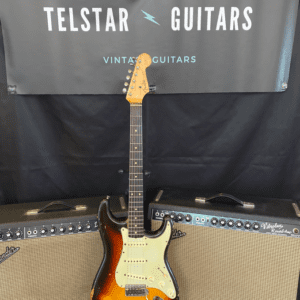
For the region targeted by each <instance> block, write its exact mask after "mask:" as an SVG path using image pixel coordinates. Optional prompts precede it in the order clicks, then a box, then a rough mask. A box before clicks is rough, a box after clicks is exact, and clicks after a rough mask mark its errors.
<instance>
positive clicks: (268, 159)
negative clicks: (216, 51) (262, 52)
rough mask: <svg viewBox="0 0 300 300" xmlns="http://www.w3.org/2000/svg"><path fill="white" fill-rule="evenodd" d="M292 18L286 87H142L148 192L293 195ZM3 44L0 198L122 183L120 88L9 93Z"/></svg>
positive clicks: (295, 90) (89, 190) (295, 100)
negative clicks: (221, 90) (159, 91)
mask: <svg viewBox="0 0 300 300" xmlns="http://www.w3.org/2000/svg"><path fill="white" fill-rule="evenodd" d="M299 26H300V24H299V17H298V23H297V28H296V34H295V41H294V48H293V56H292V64H291V72H290V79H289V85H288V89H287V91H286V92H284V93H251V94H246V93H245V94H240V93H239V94H238V93H236V94H232V93H231V94H181V95H149V94H148V95H147V96H146V97H145V99H144V102H143V121H144V124H143V132H144V169H145V170H146V171H148V172H149V173H150V175H148V176H146V177H145V189H146V190H147V191H148V194H149V195H150V196H149V197H150V198H151V197H152V194H153V193H155V191H156V190H157V189H159V188H161V187H172V188H174V189H175V188H197V189H202V190H204V191H214V192H226V193H231V194H233V195H234V194H248V195H259V196H265V197H284V198H290V197H292V198H295V199H299V198H300V97H299V88H300V85H299V83H300V78H299V76H300V56H299V55H300V27H299ZM0 45H1V47H0V48H1V51H0V64H1V67H0V73H1V74H0V75H1V76H0V80H1V83H0V84H1V86H0V87H1V89H0V93H1V99H0V105H1V107H0V199H1V200H0V202H1V204H6V203H16V202H30V201H42V200H49V199H62V198H72V197H86V196H94V195H103V194H118V193H124V192H125V191H126V190H127V188H128V173H126V171H127V170H128V160H129V155H128V152H129V103H128V102H127V101H126V99H125V96H123V95H91V96H71V95H67V96H58V95H53V96H19V95H8V94H7V86H6V75H5V58H4V50H3V43H2V44H0ZM133 55H136V53H133ZM32 67H33V68H34V66H32ZM124 76H125V74H124ZM189 76H193V74H187V80H188V78H189ZM120 170H123V171H124V172H123V173H121V172H120ZM149 197H148V198H147V201H150V200H151V199H150V198H149Z"/></svg>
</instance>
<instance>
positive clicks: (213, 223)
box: [210, 218, 218, 226]
mask: <svg viewBox="0 0 300 300" xmlns="http://www.w3.org/2000/svg"><path fill="white" fill-rule="evenodd" d="M210 222H211V224H212V225H214V226H216V225H217V224H218V219H217V218H212V219H211V220H210Z"/></svg>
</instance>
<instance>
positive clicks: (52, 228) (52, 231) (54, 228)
mask: <svg viewBox="0 0 300 300" xmlns="http://www.w3.org/2000/svg"><path fill="white" fill-rule="evenodd" d="M50 232H51V233H52V234H53V233H55V232H56V227H54V226H52V227H51V228H50Z"/></svg>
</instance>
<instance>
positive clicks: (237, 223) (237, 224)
mask: <svg viewBox="0 0 300 300" xmlns="http://www.w3.org/2000/svg"><path fill="white" fill-rule="evenodd" d="M243 225H244V224H243V222H242V221H240V220H238V221H236V222H235V226H236V227H237V228H241V227H243Z"/></svg>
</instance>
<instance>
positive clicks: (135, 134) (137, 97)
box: [91, 53, 179, 300]
mask: <svg viewBox="0 0 300 300" xmlns="http://www.w3.org/2000/svg"><path fill="white" fill-rule="evenodd" d="M150 64H151V57H150V56H149V55H148V54H146V53H143V54H141V55H140V56H139V57H138V58H136V59H135V68H134V71H133V72H132V77H131V80H130V84H129V85H128V84H126V83H125V85H126V86H128V91H127V90H124V92H125V93H126V92H127V95H126V99H127V100H128V101H129V103H130V159H129V204H128V219H127V220H124V219H116V218H114V217H113V216H112V214H111V212H110V209H109V201H108V200H103V201H102V202H101V203H100V206H99V211H98V222H99V231H100V235H101V238H102V242H103V246H104V257H103V260H102V263H101V265H100V268H99V270H98V272H97V274H96V277H95V280H94V283H93V286H92V291H91V299H92V300H125V299H126V300H127V299H128V300H142V299H147V300H170V299H176V300H178V299H179V292H178V286H177V283H176V280H175V277H174V275H173V273H172V270H171V268H170V266H169V264H168V261H167V250H168V246H169V243H170V240H171V235H172V226H173V223H172V219H171V218H169V217H167V218H165V219H164V222H163V223H162V226H161V228H160V229H158V230H157V231H155V232H146V231H145V230H144V209H143V144H142V141H143V135H142V101H143V98H144V96H145V95H146V94H147V93H148V92H149V86H148V81H147V77H146V68H147V67H149V66H150ZM129 72H130V73H131V70H130V71H129ZM127 79H128V80H129V79H130V77H129V76H127Z"/></svg>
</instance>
